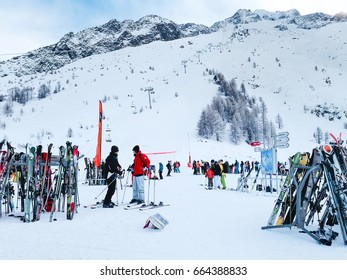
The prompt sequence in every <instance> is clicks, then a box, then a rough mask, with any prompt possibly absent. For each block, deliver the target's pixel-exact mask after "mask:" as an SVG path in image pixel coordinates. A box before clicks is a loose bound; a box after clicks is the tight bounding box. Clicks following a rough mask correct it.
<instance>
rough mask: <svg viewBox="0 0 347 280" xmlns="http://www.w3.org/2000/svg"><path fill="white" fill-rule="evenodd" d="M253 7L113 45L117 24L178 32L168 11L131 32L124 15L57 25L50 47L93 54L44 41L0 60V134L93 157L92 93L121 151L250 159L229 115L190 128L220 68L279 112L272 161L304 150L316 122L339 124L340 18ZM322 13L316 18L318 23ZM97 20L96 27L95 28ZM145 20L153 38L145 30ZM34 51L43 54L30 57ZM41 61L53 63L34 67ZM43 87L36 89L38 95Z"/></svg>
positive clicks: (214, 89) (333, 128)
mask: <svg viewBox="0 0 347 280" xmlns="http://www.w3.org/2000/svg"><path fill="white" fill-rule="evenodd" d="M256 13H257V14H256V15H254V14H255V12H254V13H252V12H249V11H242V12H241V11H239V13H238V15H236V16H235V17H234V19H235V20H237V19H238V18H240V17H241V15H242V16H244V18H249V19H254V21H253V22H251V20H249V22H248V23H239V24H234V23H232V22H233V21H232V20H231V22H229V23H226V24H224V26H221V27H220V28H219V29H218V28H216V26H215V28H216V31H214V32H208V29H206V28H201V27H199V28H197V27H194V26H196V25H194V24H191V25H182V26H181V30H185V31H180V32H181V33H180V34H183V32H186V33H184V34H193V31H192V30H196V32H198V33H199V34H200V35H199V36H192V37H184V38H180V39H175V40H169V41H163V40H156V41H153V42H152V43H147V44H140V45H138V46H137V47H130V46H129V47H123V48H120V49H119V50H116V51H106V49H107V48H108V47H110V46H112V47H114V46H113V45H112V44H106V42H108V43H110V42H111V41H112V40H111V39H110V40H106V39H105V38H113V37H112V36H114V34H116V32H118V33H117V34H124V32H125V31H124V30H123V29H122V28H125V26H127V28H126V29H127V30H130V29H131V28H132V29H131V30H133V31H132V33H131V34H132V35H131V36H135V35H136V36H142V37H141V38H145V37H146V36H145V35H144V34H147V35H148V34H151V36H150V38H162V37H163V34H164V33H165V32H159V31H158V28H157V29H156V28H155V27H154V26H157V27H158V23H161V24H163V25H165V26H166V27H165V30H170V32H167V33H165V34H166V35H165V38H174V37H175V36H176V35H177V32H176V31H174V30H176V29H175V28H174V25H171V21H168V20H164V19H162V18H159V17H156V16H149V17H145V18H143V19H142V20H139V21H138V22H137V24H136V26H137V28H138V30H137V31H135V22H131V21H127V22H123V23H117V21H110V22H108V23H107V24H105V25H103V26H100V27H98V28H91V29H88V30H84V31H81V32H79V33H77V34H75V35H74V34H70V35H66V36H64V39H62V40H60V43H58V44H56V45H54V46H55V49H59V48H60V49H64V47H63V45H64V44H62V42H66V46H67V47H71V46H74V48H72V47H71V48H70V49H71V50H73V49H74V50H75V52H77V50H78V52H77V53H78V55H79V56H81V53H83V52H82V46H93V51H96V52H97V54H94V55H91V54H92V53H93V52H91V53H90V55H89V56H85V57H84V58H81V59H78V58H77V57H79V56H77V57H76V58H75V60H74V61H72V59H71V58H69V56H68V55H66V54H64V52H61V55H54V56H53V55H49V54H48V50H50V48H53V46H50V47H45V48H41V49H39V50H37V51H35V53H36V55H32V57H31V59H30V58H29V57H30V56H31V55H30V54H27V55H26V56H22V57H19V58H17V59H12V60H10V61H7V62H3V63H2V64H1V71H2V72H0V75H1V78H0V115H1V117H0V139H1V138H7V139H9V140H10V141H12V142H13V145H15V146H17V147H20V146H22V145H23V144H26V143H29V144H32V145H37V144H39V143H40V144H43V145H46V144H47V143H49V142H51V141H54V142H57V143H65V142H66V138H69V139H70V140H71V141H72V142H77V143H80V145H81V150H82V151H83V153H84V154H85V155H87V156H88V157H93V156H94V155H93V154H94V152H95V144H96V141H95V137H96V123H97V118H98V116H97V104H98V100H102V101H103V105H104V111H105V112H104V113H105V125H104V128H105V127H107V126H109V127H110V128H111V132H109V133H105V135H104V139H105V138H107V137H108V136H109V137H110V138H111V139H112V141H114V142H111V143H115V142H116V144H117V145H119V147H121V148H122V150H126V151H127V150H129V151H131V148H132V146H133V145H134V144H135V143H137V144H142V145H143V146H144V149H145V151H176V152H177V154H176V157H177V158H185V157H186V156H187V154H188V153H189V152H191V154H193V155H197V156H198V157H201V158H210V157H211V158H214V157H218V158H223V157H224V156H228V157H231V158H232V159H231V160H230V161H233V160H235V158H240V157H243V156H251V157H253V158H256V157H258V155H259V154H257V153H255V152H254V151H253V149H250V148H249V147H248V146H243V145H231V143H230V129H231V127H230V125H229V124H227V125H226V126H225V131H224V134H223V136H222V137H221V139H220V141H215V139H212V138H211V139H202V138H201V137H199V136H198V135H197V123H198V121H199V118H200V115H201V112H202V110H203V109H204V108H206V106H207V105H210V104H211V101H212V98H213V97H215V96H217V95H218V94H219V91H218V85H217V84H215V83H214V82H213V75H211V74H210V73H215V72H219V73H222V74H223V75H224V77H225V79H226V80H228V81H231V80H232V79H233V80H234V81H235V84H236V87H237V89H239V88H240V87H241V85H242V84H243V85H244V87H245V91H246V93H247V95H248V96H250V97H251V98H254V99H257V100H259V98H260V97H261V98H262V99H263V100H264V102H265V104H266V105H267V115H268V119H269V120H271V121H272V122H275V120H276V117H277V115H281V117H282V119H283V123H284V127H283V128H282V129H284V130H286V131H288V132H289V133H290V147H289V148H288V149H284V150H281V151H279V157H280V158H281V159H282V160H286V158H287V157H288V156H289V155H291V154H293V153H295V152H296V151H298V150H310V149H312V146H315V145H316V144H317V143H316V142H315V138H314V137H313V134H314V133H315V131H316V129H317V127H320V129H321V130H322V131H323V132H324V133H326V132H335V133H337V132H340V131H342V132H343V131H344V130H345V127H346V126H345V123H347V117H346V113H345V112H347V108H346V105H344V104H346V97H345V96H344V95H342V94H341V92H344V88H345V86H344V85H345V76H346V75H347V73H346V71H347V70H346V65H345V64H346V61H347V53H346V50H345V48H346V44H347V35H346V34H345V32H344V29H345V28H346V24H347V23H346V22H344V21H333V20H328V19H327V18H326V20H327V21H326V22H328V23H329V24H327V25H325V26H321V27H320V28H311V29H307V28H300V27H299V26H298V25H297V24H295V23H294V22H292V19H293V18H296V21H297V22H298V19H300V18H301V17H302V16H299V15H298V13H297V11H295V10H291V11H288V12H283V13H282V12H277V13H268V12H264V11H257V12H256ZM257 15H258V16H257ZM264 18H266V19H264ZM314 18H316V19H317V17H314V16H312V17H304V18H303V19H304V20H305V21H306V22H307V23H308V22H310V21H313V19H314ZM324 18H325V17H322V16H318V19H319V20H320V21H321V20H322V19H324ZM131 26H132V27H131ZM140 26H141V27H140ZM145 26H147V27H148V28H149V29H147V31H146V30H145ZM160 26H162V25H160ZM168 26H169V27H170V28H169V27H168ZM278 26H281V27H280V28H279V27H278ZM317 26H320V24H319V25H317ZM282 27H283V28H282ZM284 27H285V28H284ZM97 29H99V30H104V32H105V34H106V35H105V34H104V33H103V32H101V31H99V32H97V31H96V30H97ZM106 30H107V32H106ZM116 30H118V31H116ZM148 30H151V32H148ZM154 30H156V32H158V33H156V34H157V36H154V35H153V34H154ZM160 30H162V29H160ZM198 30H199V31H198ZM281 30H282V31H281ZM203 32H205V33H206V34H202V33H203ZM97 34H99V35H97ZM168 34H171V35H172V34H176V35H172V36H173V37H170V36H171V35H170V36H169V35H168ZM105 36H106V37H105ZM107 36H108V37H107ZM129 36H130V35H129ZM148 36H149V35H148ZM182 36H183V35H182ZM184 36H186V35H184ZM125 37H126V36H124V37H123V38H125ZM77 38H79V39H78V40H77ZM100 41H102V42H104V43H105V44H106V45H107V46H108V47H104V46H105V44H101V43H99V42H100ZM124 42H125V41H124ZM126 42H127V43H129V40H128V41H126ZM143 42H146V41H145V40H144V41H143ZM73 44H74V45H73ZM124 44H125V43H124ZM57 45H59V46H60V47H59V48H57ZM77 46H79V47H77ZM101 46H103V47H101ZM41 52H42V54H41ZM46 52H47V53H46ZM39 53H40V55H39ZM44 53H46V56H43V57H41V55H43V54H44ZM62 58H64V59H65V60H64V59H62ZM42 60H47V61H48V62H47V63H48V64H49V63H51V62H52V61H53V62H54V61H55V62H57V63H59V65H63V66H61V67H60V68H58V69H55V70H51V71H44V72H36V71H34V69H37V67H39V66H38V65H40V64H39V63H38V62H39V61H42ZM17 70H18V72H16V71H17ZM18 73H31V74H26V75H24V74H21V75H19V74H18ZM150 88H152V90H150ZM21 89H25V90H24V92H22V93H24V95H23V94H22V95H23V96H24V97H25V99H24V101H23V100H22V99H20V98H18V94H17V93H18V92H19V90H21ZM43 89H45V90H47V94H42V92H43V91H42V90H43ZM43 97H45V98H43ZM7 109H9V110H7ZM5 111H6V113H5ZM68 131H70V132H73V133H67V132H68ZM108 134H109V135H108ZM18 135H20V137H18ZM129 139H130V140H129ZM188 143H189V145H188ZM110 145H111V144H110V143H109V142H106V143H104V145H103V154H106V153H108V151H109V148H110ZM207 145H209V146H208V147H209V148H208V149H206V147H207ZM189 150H190V151H189ZM212 156H213V157H212ZM130 157H131V155H130Z"/></svg>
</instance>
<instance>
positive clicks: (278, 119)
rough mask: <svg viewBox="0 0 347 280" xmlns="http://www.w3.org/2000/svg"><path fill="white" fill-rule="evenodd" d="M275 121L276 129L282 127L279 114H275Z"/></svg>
mask: <svg viewBox="0 0 347 280" xmlns="http://www.w3.org/2000/svg"><path fill="white" fill-rule="evenodd" d="M275 122H276V124H277V128H278V129H283V120H282V117H281V116H280V114H277V116H276V120H275Z"/></svg>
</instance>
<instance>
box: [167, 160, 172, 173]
mask: <svg viewBox="0 0 347 280" xmlns="http://www.w3.org/2000/svg"><path fill="white" fill-rule="evenodd" d="M166 168H167V175H166V176H171V171H172V166H171V160H169V161H168V162H167V164H166Z"/></svg>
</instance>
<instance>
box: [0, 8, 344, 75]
mask: <svg viewBox="0 0 347 280" xmlns="http://www.w3.org/2000/svg"><path fill="white" fill-rule="evenodd" d="M346 18H347V17H346V15H345V14H343V13H340V14H337V15H335V16H329V15H326V14H323V13H314V14H310V15H304V16H301V15H300V13H299V12H298V11H297V10H295V9H293V10H289V11H286V12H268V11H265V10H255V11H254V12H252V11H251V10H247V9H240V10H238V11H237V12H236V13H235V14H234V15H233V16H231V17H230V18H226V19H225V20H223V21H219V22H216V23H214V24H213V25H212V26H211V27H207V26H204V25H201V24H195V23H186V24H176V23H174V22H173V21H171V20H168V19H165V18H162V17H160V16H157V15H148V16H145V17H142V18H140V19H139V20H138V21H133V20H124V21H122V22H120V21H117V20H116V19H113V20H110V21H109V22H107V23H105V24H103V25H100V26H97V27H92V28H87V29H85V30H82V31H80V32H78V33H76V34H74V33H73V32H69V33H67V34H65V35H64V36H63V37H62V38H61V39H60V40H59V42H57V43H56V44H53V45H50V46H46V47H42V48H40V49H37V50H34V51H31V52H29V53H27V54H25V55H22V56H19V57H14V58H12V59H10V60H8V61H6V62H1V63H0V76H4V75H8V73H9V72H13V73H16V75H17V76H22V75H28V74H34V73H42V72H47V71H52V70H57V69H59V68H61V67H63V66H64V65H66V64H69V63H71V62H73V61H76V60H79V59H82V58H85V57H89V56H92V55H96V54H102V53H107V52H112V51H116V50H119V49H122V48H126V47H137V46H140V45H143V44H149V43H151V42H154V41H171V40H177V39H180V38H187V37H193V36H197V35H200V34H209V33H211V32H216V31H218V30H220V29H223V28H225V25H226V24H233V25H238V24H248V23H254V22H259V21H263V20H270V21H278V22H281V23H284V24H295V25H296V26H297V27H298V28H303V29H311V28H321V27H323V26H325V25H327V24H329V23H331V22H339V21H345V20H346ZM279 28H280V29H281V30H286V28H287V27H286V25H285V26H283V25H280V26H279Z"/></svg>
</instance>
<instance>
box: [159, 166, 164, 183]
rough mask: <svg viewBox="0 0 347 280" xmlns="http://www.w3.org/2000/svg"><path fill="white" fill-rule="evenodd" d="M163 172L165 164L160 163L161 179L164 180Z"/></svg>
mask: <svg viewBox="0 0 347 280" xmlns="http://www.w3.org/2000/svg"><path fill="white" fill-rule="evenodd" d="M163 171H164V165H163V163H161V162H159V171H158V172H159V179H160V180H163Z"/></svg>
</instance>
